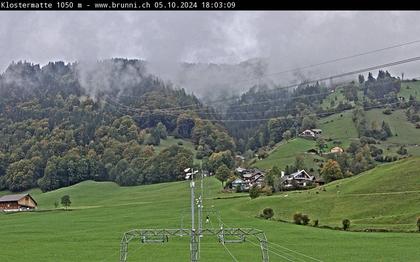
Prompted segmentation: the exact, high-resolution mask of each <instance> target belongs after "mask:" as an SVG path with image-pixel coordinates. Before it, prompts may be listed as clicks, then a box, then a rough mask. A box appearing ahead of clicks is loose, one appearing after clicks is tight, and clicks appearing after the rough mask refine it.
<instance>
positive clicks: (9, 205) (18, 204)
mask: <svg viewBox="0 0 420 262" xmlns="http://www.w3.org/2000/svg"><path fill="white" fill-rule="evenodd" d="M37 206H38V204H37V202H36V201H35V199H33V198H32V196H31V195H29V194H16V195H6V196H2V197H0V211H5V212H7V211H27V210H34V209H36V208H37Z"/></svg>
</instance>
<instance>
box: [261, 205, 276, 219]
mask: <svg viewBox="0 0 420 262" xmlns="http://www.w3.org/2000/svg"><path fill="white" fill-rule="evenodd" d="M273 216H274V211H273V209H272V208H270V207H266V208H264V210H263V213H262V217H264V218H265V219H270V218H272V217H273Z"/></svg>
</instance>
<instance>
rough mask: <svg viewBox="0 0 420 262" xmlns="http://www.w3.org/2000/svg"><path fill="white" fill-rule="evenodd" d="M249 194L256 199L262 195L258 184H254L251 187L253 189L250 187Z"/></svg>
mask: <svg viewBox="0 0 420 262" xmlns="http://www.w3.org/2000/svg"><path fill="white" fill-rule="evenodd" d="M249 196H250V197H251V198H252V199H254V198H257V197H259V196H260V189H259V188H258V187H257V186H253V187H251V189H249Z"/></svg>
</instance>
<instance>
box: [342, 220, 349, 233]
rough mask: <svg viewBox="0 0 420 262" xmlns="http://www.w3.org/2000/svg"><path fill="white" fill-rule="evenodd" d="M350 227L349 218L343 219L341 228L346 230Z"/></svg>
mask: <svg viewBox="0 0 420 262" xmlns="http://www.w3.org/2000/svg"><path fill="white" fill-rule="evenodd" d="M349 228H350V220H349V219H347V218H346V219H343V229H344V230H347V229H349Z"/></svg>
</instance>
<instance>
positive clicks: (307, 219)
mask: <svg viewBox="0 0 420 262" xmlns="http://www.w3.org/2000/svg"><path fill="white" fill-rule="evenodd" d="M310 220H311V219H310V218H309V216H308V215H302V224H303V225H307V224H309V221H310Z"/></svg>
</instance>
